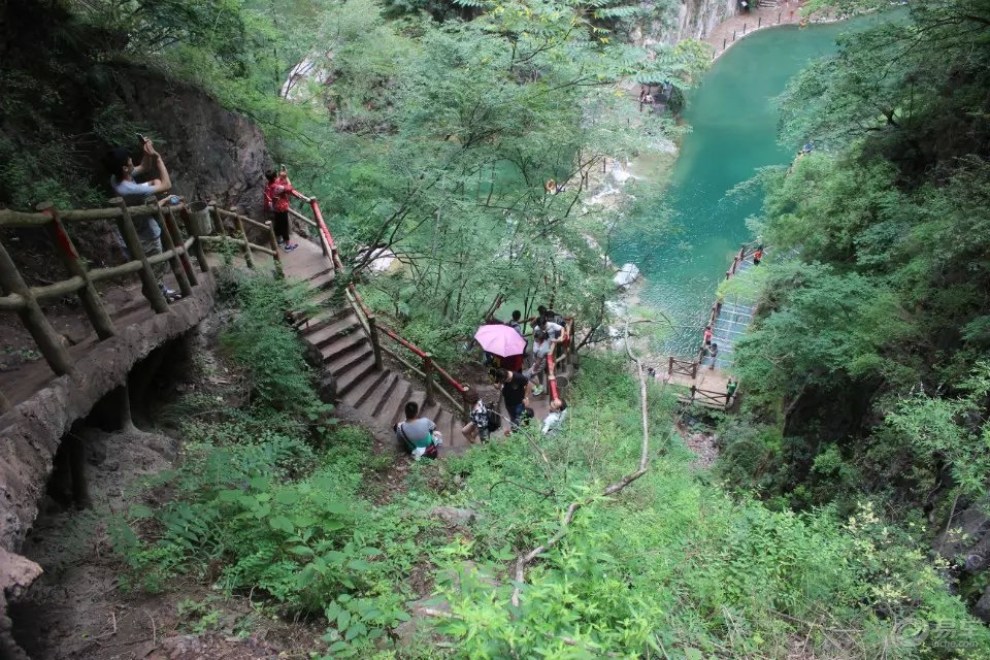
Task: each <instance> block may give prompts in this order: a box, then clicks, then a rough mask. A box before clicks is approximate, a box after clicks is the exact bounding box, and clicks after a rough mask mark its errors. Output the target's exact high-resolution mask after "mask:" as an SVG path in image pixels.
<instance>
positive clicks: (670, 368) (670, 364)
mask: <svg viewBox="0 0 990 660" xmlns="http://www.w3.org/2000/svg"><path fill="white" fill-rule="evenodd" d="M667 373H668V374H670V375H671V376H673V375H674V356H673V355H671V356H670V360H669V361H668V362H667Z"/></svg>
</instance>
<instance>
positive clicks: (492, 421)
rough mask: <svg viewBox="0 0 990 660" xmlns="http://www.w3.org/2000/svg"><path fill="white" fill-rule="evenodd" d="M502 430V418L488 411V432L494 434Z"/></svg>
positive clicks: (495, 412) (494, 411)
mask: <svg viewBox="0 0 990 660" xmlns="http://www.w3.org/2000/svg"><path fill="white" fill-rule="evenodd" d="M500 428H502V416H501V415H499V414H498V411H496V410H488V432H489V433H494V432H495V431H497V430H499V429H500Z"/></svg>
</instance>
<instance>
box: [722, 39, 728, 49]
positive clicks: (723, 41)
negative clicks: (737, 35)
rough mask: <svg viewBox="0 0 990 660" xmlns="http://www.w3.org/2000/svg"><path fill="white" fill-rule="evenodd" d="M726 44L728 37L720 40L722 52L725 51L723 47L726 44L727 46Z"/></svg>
mask: <svg viewBox="0 0 990 660" xmlns="http://www.w3.org/2000/svg"><path fill="white" fill-rule="evenodd" d="M728 42H729V38H728V37H724V38H723V39H722V50H725V45H726V44H727V43H728Z"/></svg>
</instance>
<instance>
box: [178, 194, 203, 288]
mask: <svg viewBox="0 0 990 660" xmlns="http://www.w3.org/2000/svg"><path fill="white" fill-rule="evenodd" d="M179 214H180V215H181V216H182V224H184V225H185V226H186V231H187V232H189V235H190V236H193V237H195V241H194V242H193V252H195V253H196V261H198V262H199V270H200V271H201V272H204V273H208V272H210V263H209V262H208V261H207V260H206V250H204V249H203V241H201V240H199V234H197V233H196V228H195V227H194V226H193V221H192V215H191V214H190V213H189V211H188V210H187V209H185V208H183V209H182V210H181V211H180V212H179Z"/></svg>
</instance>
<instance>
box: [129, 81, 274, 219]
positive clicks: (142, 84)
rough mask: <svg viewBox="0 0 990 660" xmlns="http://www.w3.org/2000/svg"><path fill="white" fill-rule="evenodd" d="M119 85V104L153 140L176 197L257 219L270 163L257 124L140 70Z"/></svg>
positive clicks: (199, 92) (196, 92)
mask: <svg viewBox="0 0 990 660" xmlns="http://www.w3.org/2000/svg"><path fill="white" fill-rule="evenodd" d="M119 80H120V82H119V84H118V88H117V90H116V93H117V96H118V98H119V101H120V103H122V104H123V105H124V106H125V107H126V108H127V113H128V114H129V115H130V116H131V119H132V121H134V122H135V123H136V124H138V125H139V126H143V127H146V130H147V131H148V133H149V135H150V136H153V137H154V138H155V146H156V148H157V149H158V150H159V151H160V152H161V153H162V156H163V158H164V159H165V164H166V165H168V170H169V174H170V175H171V177H172V182H173V184H174V190H175V192H176V193H177V194H180V195H183V196H185V197H186V199H190V200H193V199H203V200H214V201H216V202H217V203H218V204H221V205H223V206H227V207H230V206H240V207H241V208H242V209H244V211H245V212H246V213H247V214H248V215H252V216H258V215H260V212H261V203H262V193H263V192H264V186H265V179H264V170H265V167H266V166H271V163H270V161H269V160H268V157H267V154H266V151H265V138H264V135H262V133H261V130H260V129H259V128H258V127H257V126H256V125H255V124H253V123H252V122H251V121H250V120H248V119H247V118H246V117H244V116H243V115H239V114H237V113H234V112H231V111H230V110H227V109H225V108H223V107H222V106H221V105H220V104H219V103H218V102H217V101H216V100H214V99H213V98H211V97H210V96H208V95H207V94H206V93H205V92H204V91H203V90H201V89H198V88H196V87H193V86H191V85H188V84H186V83H180V82H176V81H174V80H167V79H165V78H163V77H161V76H160V75H159V74H156V73H152V72H149V71H146V70H143V69H140V68H138V67H130V68H129V69H126V70H125V75H123V76H121V77H120V78H119Z"/></svg>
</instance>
